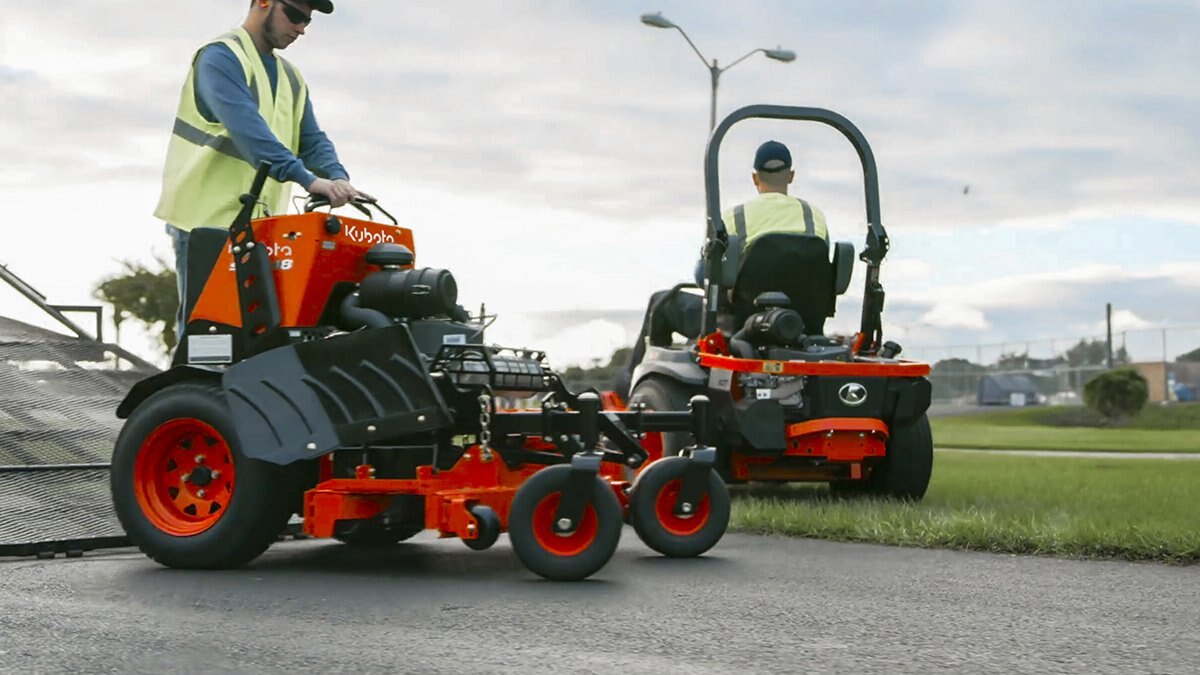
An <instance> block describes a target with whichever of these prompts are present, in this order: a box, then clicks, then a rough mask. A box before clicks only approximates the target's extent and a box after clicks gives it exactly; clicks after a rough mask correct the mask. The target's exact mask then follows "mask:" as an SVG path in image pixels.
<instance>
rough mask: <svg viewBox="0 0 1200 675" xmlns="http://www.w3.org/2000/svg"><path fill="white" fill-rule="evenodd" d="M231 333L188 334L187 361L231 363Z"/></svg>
mask: <svg viewBox="0 0 1200 675" xmlns="http://www.w3.org/2000/svg"><path fill="white" fill-rule="evenodd" d="M232 362H233V336H232V335H189V336H188V363H232Z"/></svg>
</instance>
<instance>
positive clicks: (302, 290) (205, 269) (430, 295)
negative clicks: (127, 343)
mask: <svg viewBox="0 0 1200 675" xmlns="http://www.w3.org/2000/svg"><path fill="white" fill-rule="evenodd" d="M266 170H267V168H266V167H260V169H259V171H258V173H257V175H256V177H255V180H254V183H253V185H252V186H251V189H250V192H249V193H248V194H245V195H242V197H241V200H242V201H241V203H242V209H241V212H240V213H239V215H238V217H237V219H236V220H235V221H234V223H233V224H232V226H231V227H230V229H229V230H221V229H213V228H209V229H198V230H195V231H193V232H192V234H191V238H190V244H189V250H188V266H189V269H188V270H187V274H188V280H189V283H188V284H187V288H188V289H189V292H188V297H187V298H183V299H182V300H183V302H184V303H185V305H184V306H185V309H186V314H185V316H187V322H186V327H185V330H184V331H183V335H182V337H181V341H180V345H179V347H178V349H177V351H176V353H175V357H174V363H173V366H172V367H171V368H170V369H169V370H167V371H165V372H163V373H161V374H158V375H155V376H153V377H151V378H148V379H146V380H143V381H141V382H139V383H138V384H136V385H135V386H134V387H133V388H132V390H131V391H130V393H129V394H128V396H127V397H126V398H125V400H124V401H123V402H122V403H121V405H120V407H119V408H118V410H117V414H118V416H119V417H121V418H124V419H126V420H127V421H126V422H125V425H124V427H123V429H122V431H121V434H120V436H119V438H118V440H117V444H116V447H115V450H114V453H113V462H112V473H111V485H112V493H113V502H114V504H115V507H116V512H117V515H118V517H119V518H120V521H121V524H122V526H123V527H124V528H125V531H126V532H127V533H128V535H129V537H130V538H131V539H132V541H133V542H134V543H135V544H137V546H139V547H140V548H141V550H142V551H144V552H145V553H146V554H147V555H148V556H150V557H151V558H153V559H154V560H156V561H158V562H159V563H161V564H163V565H166V566H169V567H181V568H226V567H236V566H240V565H243V564H246V563H248V562H250V561H251V560H253V559H254V558H255V557H257V556H258V555H260V554H261V553H262V552H263V551H265V550H266V549H267V547H268V546H269V545H270V544H271V543H272V542H273V541H275V540H276V539H277V538H278V537H279V535H280V534H281V533H282V532H283V530H284V528H285V526H286V525H287V523H288V521H289V519H290V517H291V516H292V515H293V514H300V515H301V516H302V518H303V531H304V533H306V534H308V535H310V536H312V537H336V538H337V539H340V540H342V541H343V542H346V543H348V544H354V545H375V546H378V545H387V544H392V543H395V542H398V541H400V540H403V539H407V538H409V537H411V536H413V535H415V534H417V533H418V532H421V531H422V530H425V529H430V530H435V531H437V532H438V533H439V535H440V536H443V537H449V536H457V537H459V538H461V539H462V540H463V541H464V542H465V543H466V544H467V546H469V547H471V548H473V549H477V550H482V549H485V548H488V547H489V546H491V545H492V544H494V543H495V542H496V540H497V537H499V535H500V533H501V532H503V531H506V530H507V531H508V533H509V539H510V540H511V542H512V547H513V550H514V551H515V552H516V554H517V557H518V558H519V559H520V560H521V562H522V563H524V564H525V565H526V566H527V567H528V568H529V569H530V570H532V571H534V572H536V573H537V574H539V575H541V576H543V577H546V578H549V579H555V580H575V579H582V578H584V577H587V576H589V575H591V574H593V573H594V572H596V571H597V570H599V569H600V568H601V567H603V566H604V565H605V563H606V562H607V561H608V560H609V558H610V557H611V556H612V555H613V552H614V551H615V549H616V547H617V543H618V539H619V537H620V534H621V530H622V525H623V523H624V522H625V521H626V520H628V521H629V522H631V523H632V524H633V526H634V528H635V529H636V531H637V533H638V535H639V536H640V537H641V538H642V540H643V541H644V542H645V543H646V544H647V545H648V546H650V547H651V548H652V549H654V550H656V551H658V552H660V553H662V554H664V555H668V556H675V557H690V556H697V555H700V554H701V553H703V552H705V551H707V550H708V549H709V548H711V547H712V546H713V545H714V544H716V543H717V541H718V540H719V539H720V538H721V537H722V535H723V534H724V532H725V528H726V526H727V524H728V521H729V493H728V491H727V489H726V487H725V484H724V483H723V482H722V481H721V479H720V477H719V476H718V474H717V473H716V471H715V470H714V468H713V467H714V463H715V461H716V450H715V449H714V448H712V447H711V446H709V445H708V443H707V436H708V428H709V425H708V422H709V418H710V415H709V411H710V406H709V402H708V400H707V398H706V397H705V396H703V395H700V396H696V397H693V398H692V399H690V403H689V405H690V408H689V409H688V410H686V411H674V410H672V411H661V412H652V411H641V410H630V411H622V412H611V411H605V410H604V409H603V408H604V406H603V405H602V401H601V398H600V396H598V395H597V394H596V393H595V392H586V393H582V394H578V395H577V394H574V393H572V392H570V391H569V390H568V389H567V388H566V387H565V386H564V385H563V383H562V381H561V380H560V379H559V376H558V375H557V374H555V373H554V372H553V371H551V370H550V369H549V368H548V367H547V365H546V361H545V358H544V355H543V354H542V353H540V352H535V351H529V350H515V349H505V348H499V347H494V346H487V345H485V344H484V340H483V328H484V317H483V316H482V312H481V316H480V317H471V316H469V315H468V313H467V312H466V311H465V310H463V309H462V307H461V306H460V305H458V304H457V298H458V289H457V286H456V284H455V281H454V277H453V276H452V275H451V274H450V272H448V271H446V270H439V269H428V268H414V267H413V260H414V254H413V240H412V232H411V231H409V230H407V229H405V228H402V227H399V226H398V224H397V223H396V221H395V219H394V218H391V216H390V215H389V214H387V212H386V211H384V210H383V209H382V208H380V207H379V205H378V204H376V203H375V202H374V200H367V199H363V200H359V201H357V202H356V203H355V204H354V205H355V206H356V207H358V208H359V210H360V211H363V212H364V213H366V214H367V216H368V217H369V218H371V219H370V220H359V219H353V218H347V217H343V216H340V215H335V214H333V213H332V212H324V211H319V210H317V207H319V206H323V205H322V204H320V203H318V202H316V201H314V200H312V199H311V198H310V200H309V201H308V203H307V204H306V208H305V209H304V213H300V214H297V215H286V216H278V217H269V216H268V217H265V218H259V219H255V220H252V215H253V214H254V213H255V211H256V209H257V207H258V200H259V194H260V192H261V190H262V186H263V184H264V182H265V180H266V176H267V173H266ZM325 205H327V203H326V204H325ZM371 209H374V210H375V211H377V212H378V213H379V214H380V215H382V216H387V217H388V218H389V219H391V224H388V223H381V222H375V220H374V219H373V217H372V216H373V212H372V211H371ZM501 398H504V399H507V398H519V399H526V400H529V399H533V400H536V401H537V402H538V405H537V406H536V407H534V408H532V409H530V410H515V411H514V410H505V409H497V400H498V399H501ZM662 432H668V433H673V434H683V435H685V436H688V437H689V438H692V439H694V443H692V444H690V445H689V447H687V448H684V449H683V451H682V452H681V453H679V456H678V457H670V458H665V459H659V460H658V461H655V462H653V463H652V464H650V465H647V466H645V467H643V464H645V462H646V461H647V453H646V451H645V450H644V449H643V446H642V439H643V438H645V437H646V436H647V434H650V433H662ZM637 468H640V469H642V470H641V471H640V473H639V474H638V476H637V479H636V481H635V482H633V483H632V484H630V482H629V481H627V480H626V474H627V469H637Z"/></svg>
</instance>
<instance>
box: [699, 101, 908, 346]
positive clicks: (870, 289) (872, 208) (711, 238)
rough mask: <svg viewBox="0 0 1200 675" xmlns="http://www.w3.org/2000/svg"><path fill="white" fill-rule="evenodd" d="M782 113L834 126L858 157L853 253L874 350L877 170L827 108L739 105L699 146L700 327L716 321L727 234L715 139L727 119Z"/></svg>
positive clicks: (882, 235)
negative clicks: (858, 247) (702, 215)
mask: <svg viewBox="0 0 1200 675" xmlns="http://www.w3.org/2000/svg"><path fill="white" fill-rule="evenodd" d="M756 118H757V119H782V120H796V121H802V122H820V123H822V124H827V125H829V126H831V127H833V128H834V129H837V130H838V131H840V132H841V133H842V135H843V136H845V137H846V138H847V140H849V141H850V143H851V145H853V146H854V149H855V150H856V151H857V152H858V158H859V160H860V161H861V162H862V168H863V183H864V193H865V196H866V204H867V241H866V245H865V246H864V248H863V251H862V254H860V255H859V259H860V260H862V261H863V262H865V263H866V264H867V279H866V289H865V291H864V294H863V308H862V310H863V311H862V327H861V332H862V335H863V344H862V348H861V352H862V353H874V352H875V351H878V349H879V346H880V345H881V344H882V340H883V335H882V332H883V330H882V318H881V317H882V314H883V299H884V293H883V287H882V286H881V285H880V284H879V266H880V263H882V262H883V258H884V256H886V255H887V251H888V247H889V242H888V236H887V231H886V230H885V229H884V228H883V222H882V220H881V218H880V213H879V174H878V171H877V170H876V168H875V154H874V153H873V152H871V146H870V144H868V143H867V139H866V137H865V136H863V134H862V132H861V131H859V130H858V127H856V126H854V124H853V123H852V122H851V121H850V120H848V119H846V118H845V117H843V116H842V115H839V114H838V113H835V112H833V111H832V110H826V109H824V108H804V107H796V106H783V105H750V106H746V107H744V108H739V109H737V110H735V111H733V112H732V113H730V115H729V116H728V117H726V118H725V119H724V120H722V121H721V123H720V124H718V125H717V128H716V129H714V130H713V132H712V136H710V137H709V140H708V146H707V148H706V149H705V152H704V193H705V200H706V202H707V204H706V206H707V209H706V212H707V217H708V240H707V243H706V245H705V256H704V258H705V265H704V267H705V270H704V277H705V280H704V281H705V289H704V317H703V325H702V331H701V333H702V334H704V335H707V334H709V333H711V332H713V331H714V330H716V326H717V301H718V298H719V293H720V286H719V284H720V280H721V279H722V278H723V276H722V274H721V267H722V265H723V262H724V261H723V260H722V258H723V256H724V253H725V249H726V248H727V247H728V243H729V234H728V232H727V231H726V229H725V223H724V221H723V220H722V219H721V187H720V181H719V180H718V156H719V151H720V148H721V141H722V140H724V139H725V134H726V133H728V132H729V129H730V128H731V127H733V125H735V124H737V123H738V122H741V121H743V120H747V119H756Z"/></svg>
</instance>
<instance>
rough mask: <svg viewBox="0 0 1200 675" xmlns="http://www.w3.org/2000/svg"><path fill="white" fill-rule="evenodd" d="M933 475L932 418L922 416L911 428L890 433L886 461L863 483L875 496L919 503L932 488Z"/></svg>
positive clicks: (902, 426)
mask: <svg viewBox="0 0 1200 675" xmlns="http://www.w3.org/2000/svg"><path fill="white" fill-rule="evenodd" d="M932 472H933V432H932V431H930V429H929V417H927V416H926V415H921V417H919V418H917V420H916V421H914V422H911V423H909V424H898V425H896V426H894V427H892V429H891V438H890V439H889V440H888V446H887V457H885V458H884V461H883V463H882V464H880V465H879V466H877V467H875V469H874V470H873V471H872V472H871V476H870V477H869V478H868V479H867V480H866V482H865V483H864V487H865V488H866V492H868V493H869V494H871V495H873V496H879V497H892V498H894V499H904V500H909V501H919V500H920V499H921V498H922V497H924V496H925V490H926V489H927V488H928V487H929V477H930V474H931V473H932Z"/></svg>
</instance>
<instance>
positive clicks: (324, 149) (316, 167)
mask: <svg viewBox="0 0 1200 675" xmlns="http://www.w3.org/2000/svg"><path fill="white" fill-rule="evenodd" d="M300 160H301V161H302V162H304V166H305V167H309V168H310V169H311V170H312V172H313V173H315V174H316V175H318V176H320V177H321V178H328V179H329V180H349V179H350V175H349V174H348V173H346V167H344V166H342V163H341V162H340V161H339V160H338V155H337V150H336V149H335V148H334V147H333V141H330V140H329V137H328V136H326V135H325V132H324V131H321V127H320V125H319V124H317V116H316V114H315V113H313V104H312V95H311V94H310V95H309V96H308V98H307V99H306V100H305V102H304V117H303V118H301V120H300Z"/></svg>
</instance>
